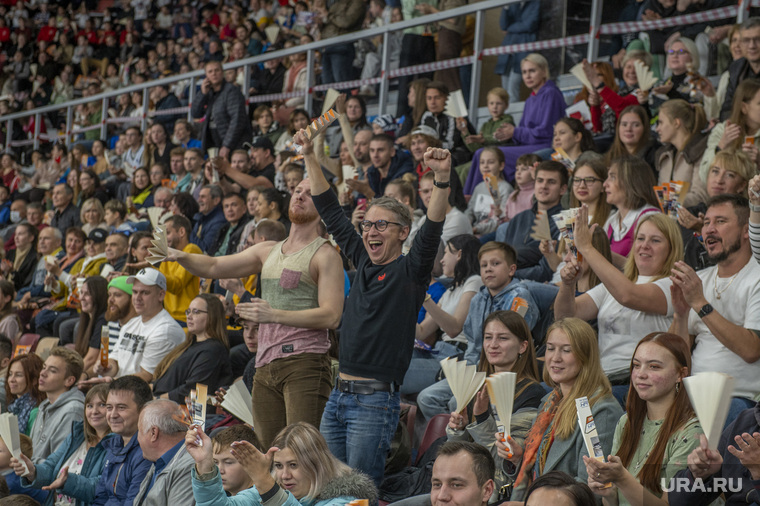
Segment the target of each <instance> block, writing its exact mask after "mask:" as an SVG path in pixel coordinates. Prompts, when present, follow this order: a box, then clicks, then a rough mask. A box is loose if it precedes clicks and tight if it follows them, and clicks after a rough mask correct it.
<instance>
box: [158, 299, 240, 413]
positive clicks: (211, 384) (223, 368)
mask: <svg viewBox="0 0 760 506" xmlns="http://www.w3.org/2000/svg"><path fill="white" fill-rule="evenodd" d="M185 314H186V315H187V338H186V339H185V342H184V343H182V344H181V345H180V346H178V347H176V348H175V349H174V350H172V351H171V353H169V354H168V355H167V356H166V357H164V359H163V360H162V361H161V362H160V363H159V364H158V366H157V367H156V371H155V373H154V374H153V377H154V378H156V379H155V381H154V382H153V394H154V395H156V396H160V397H162V398H165V399H171V400H173V401H175V402H177V403H180V404H182V403H183V402H184V401H185V396H186V395H188V394H189V393H190V389H191V388H195V384H196V383H203V384H204V385H207V386H208V389H209V392H215V391H216V390H217V389H218V388H219V387H221V386H223V385H226V384H228V383H229V380H230V378H229V377H228V376H229V373H230V362H229V354H230V353H229V343H228V342H227V329H226V324H225V318H224V306H223V305H222V302H221V301H220V300H219V298H218V297H217V296H216V295H212V294H209V293H202V294H200V295H198V296H197V297H196V298H195V299H193V301H192V302H190V306H189V307H188V308H187V310H186V311H185Z"/></svg>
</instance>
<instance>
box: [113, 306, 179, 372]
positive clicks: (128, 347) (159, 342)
mask: <svg viewBox="0 0 760 506" xmlns="http://www.w3.org/2000/svg"><path fill="white" fill-rule="evenodd" d="M184 340H185V331H184V329H183V328H182V327H180V325H179V323H177V322H176V321H175V320H174V318H172V317H171V315H170V314H169V312H168V311H167V310H166V309H162V310H161V312H159V313H158V314H157V315H156V316H154V317H153V318H151V319H150V320H148V321H147V322H143V319H142V316H135V317H134V318H132V319H131V320H129V321H128V322H127V323H126V324H125V325H124V326H123V327H121V330H120V331H119V340H118V341H117V342H116V346H115V348H114V349H112V350H111V352H110V353H109V355H108V358H109V359H111V360H115V361H116V362H118V363H119V373H118V376H119V377H121V376H128V375H130V374H136V373H138V372H140V369H141V368H142V369H145V370H146V371H148V372H149V373H151V374H152V373H153V371H155V370H156V366H157V365H158V363H159V362H161V360H163V358H164V357H165V356H166V355H168V354H169V352H170V351H172V350H173V349H174V348H175V347H177V346H179V345H180V344H181V343H182V342H183V341H184Z"/></svg>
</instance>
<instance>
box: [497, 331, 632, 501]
mask: <svg viewBox="0 0 760 506" xmlns="http://www.w3.org/2000/svg"><path fill="white" fill-rule="evenodd" d="M545 364H546V365H545V366H544V381H545V382H546V384H547V385H549V387H551V388H552V391H551V392H550V393H548V394H547V395H546V396H545V397H544V398H543V400H542V403H541V406H539V408H538V416H537V417H536V421H535V422H534V423H533V426H532V427H531V428H530V431H529V432H528V436H527V437H526V439H525V445H520V444H519V443H518V442H517V441H515V440H514V438H512V437H510V438H509V439H508V440H507V441H506V443H507V444H505V442H501V441H497V442H496V446H497V450H498V453H499V456H501V457H502V458H504V459H505V460H508V461H509V462H510V463H511V464H512V466H510V467H511V469H510V471H511V473H510V474H512V476H514V477H515V485H514V491H513V492H512V497H511V499H512V500H513V501H522V500H523V499H524V498H525V493H526V491H527V489H528V488H529V487H530V485H531V483H532V482H533V481H534V480H535V479H536V478H538V477H539V476H542V475H544V474H546V473H548V472H549V471H563V472H565V473H567V474H569V475H570V476H573V477H575V478H576V479H577V480H579V481H586V480H587V479H588V475H587V474H586V466H585V465H584V463H583V456H584V455H587V454H588V450H586V444H585V442H584V437H583V434H582V433H581V429H580V427H579V425H578V412H577V408H576V404H575V400H576V399H578V398H579V397H586V398H587V399H588V403H589V407H590V408H591V413H592V415H593V416H594V423H595V424H596V430H597V433H598V434H599V443H600V444H601V446H602V451H603V452H604V454H605V455H607V454H609V450H608V449H612V439H613V434H614V430H615V425H616V424H617V422H618V420H619V419H620V416H621V415H622V414H623V410H622V409H621V407H620V404H618V402H617V401H616V400H615V398H614V397H613V396H612V391H611V388H610V382H609V381H608V380H607V377H606V376H605V375H604V371H602V367H601V364H600V363H599V349H598V347H597V343H596V333H595V332H594V329H592V328H591V326H590V325H589V324H588V323H586V322H584V321H583V320H579V319H578V318H562V319H559V320H557V321H556V322H554V324H553V325H552V326H551V327H549V332H548V333H547V337H546V356H545Z"/></svg>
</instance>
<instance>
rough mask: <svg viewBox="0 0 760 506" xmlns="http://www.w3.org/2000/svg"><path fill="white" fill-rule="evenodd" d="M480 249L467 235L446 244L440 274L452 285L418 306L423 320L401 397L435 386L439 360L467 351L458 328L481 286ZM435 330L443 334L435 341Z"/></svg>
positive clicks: (419, 326)
mask: <svg viewBox="0 0 760 506" xmlns="http://www.w3.org/2000/svg"><path fill="white" fill-rule="evenodd" d="M480 246H481V244H480V241H479V240H478V239H477V238H476V237H475V236H473V235H469V234H461V235H456V236H454V237H452V238H451V239H450V240H449V242H448V243H446V246H445V248H444V254H443V258H441V266H442V268H443V275H444V276H445V277H447V278H451V279H453V282H452V283H451V285H450V286H449V288H448V289H447V290H446V291H445V292H444V293H443V295H442V296H441V298H440V299H439V300H438V303H436V302H435V301H434V300H433V299H430V298H428V299H427V300H425V302H423V303H422V306H423V307H424V308H425V310H426V314H425V319H424V320H422V322H421V323H419V324H418V325H417V333H416V338H417V342H415V347H414V351H413V352H412V361H411V363H410V365H409V369H407V372H406V376H404V382H403V383H402V386H401V390H400V391H401V394H402V395H408V394H415V393H419V392H421V391H422V390H424V389H425V388H427V387H429V386H430V385H432V384H433V383H435V382H436V376H437V375H438V371H440V370H441V365H440V361H441V360H442V359H444V358H447V357H453V356H456V355H459V354H463V353H464V351H465V349H466V348H467V337H466V336H465V335H464V334H463V333H462V327H463V326H464V321H465V319H466V318H467V313H468V311H469V310H470V301H471V300H472V298H473V297H474V296H475V294H476V293H477V292H478V290H480V287H481V286H483V281H482V280H481V278H480V262H479V261H478V251H479V250H480ZM439 329H440V330H441V331H442V332H443V334H442V336H441V339H437V333H438V330H439Z"/></svg>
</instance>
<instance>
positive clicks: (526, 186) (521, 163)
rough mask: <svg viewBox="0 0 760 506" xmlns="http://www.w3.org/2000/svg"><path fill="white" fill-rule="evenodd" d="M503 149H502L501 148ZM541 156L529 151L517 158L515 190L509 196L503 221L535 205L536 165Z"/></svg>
mask: <svg viewBox="0 0 760 506" xmlns="http://www.w3.org/2000/svg"><path fill="white" fill-rule="evenodd" d="M500 151H501V150H500ZM540 161H541V157H539V156H538V155H534V154H533V153H528V154H527V155H522V156H521V157H520V158H518V159H517V166H516V167H515V185H516V186H517V188H515V191H513V192H512V193H511V194H510V195H509V197H508V198H507V207H506V210H505V212H504V218H502V221H509V220H511V219H512V218H514V217H515V216H517V215H518V214H519V213H521V212H523V211H525V210H527V209H530V207H531V206H532V205H533V189H534V188H533V187H534V185H535V174H536V165H538V164H539V162H540Z"/></svg>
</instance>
